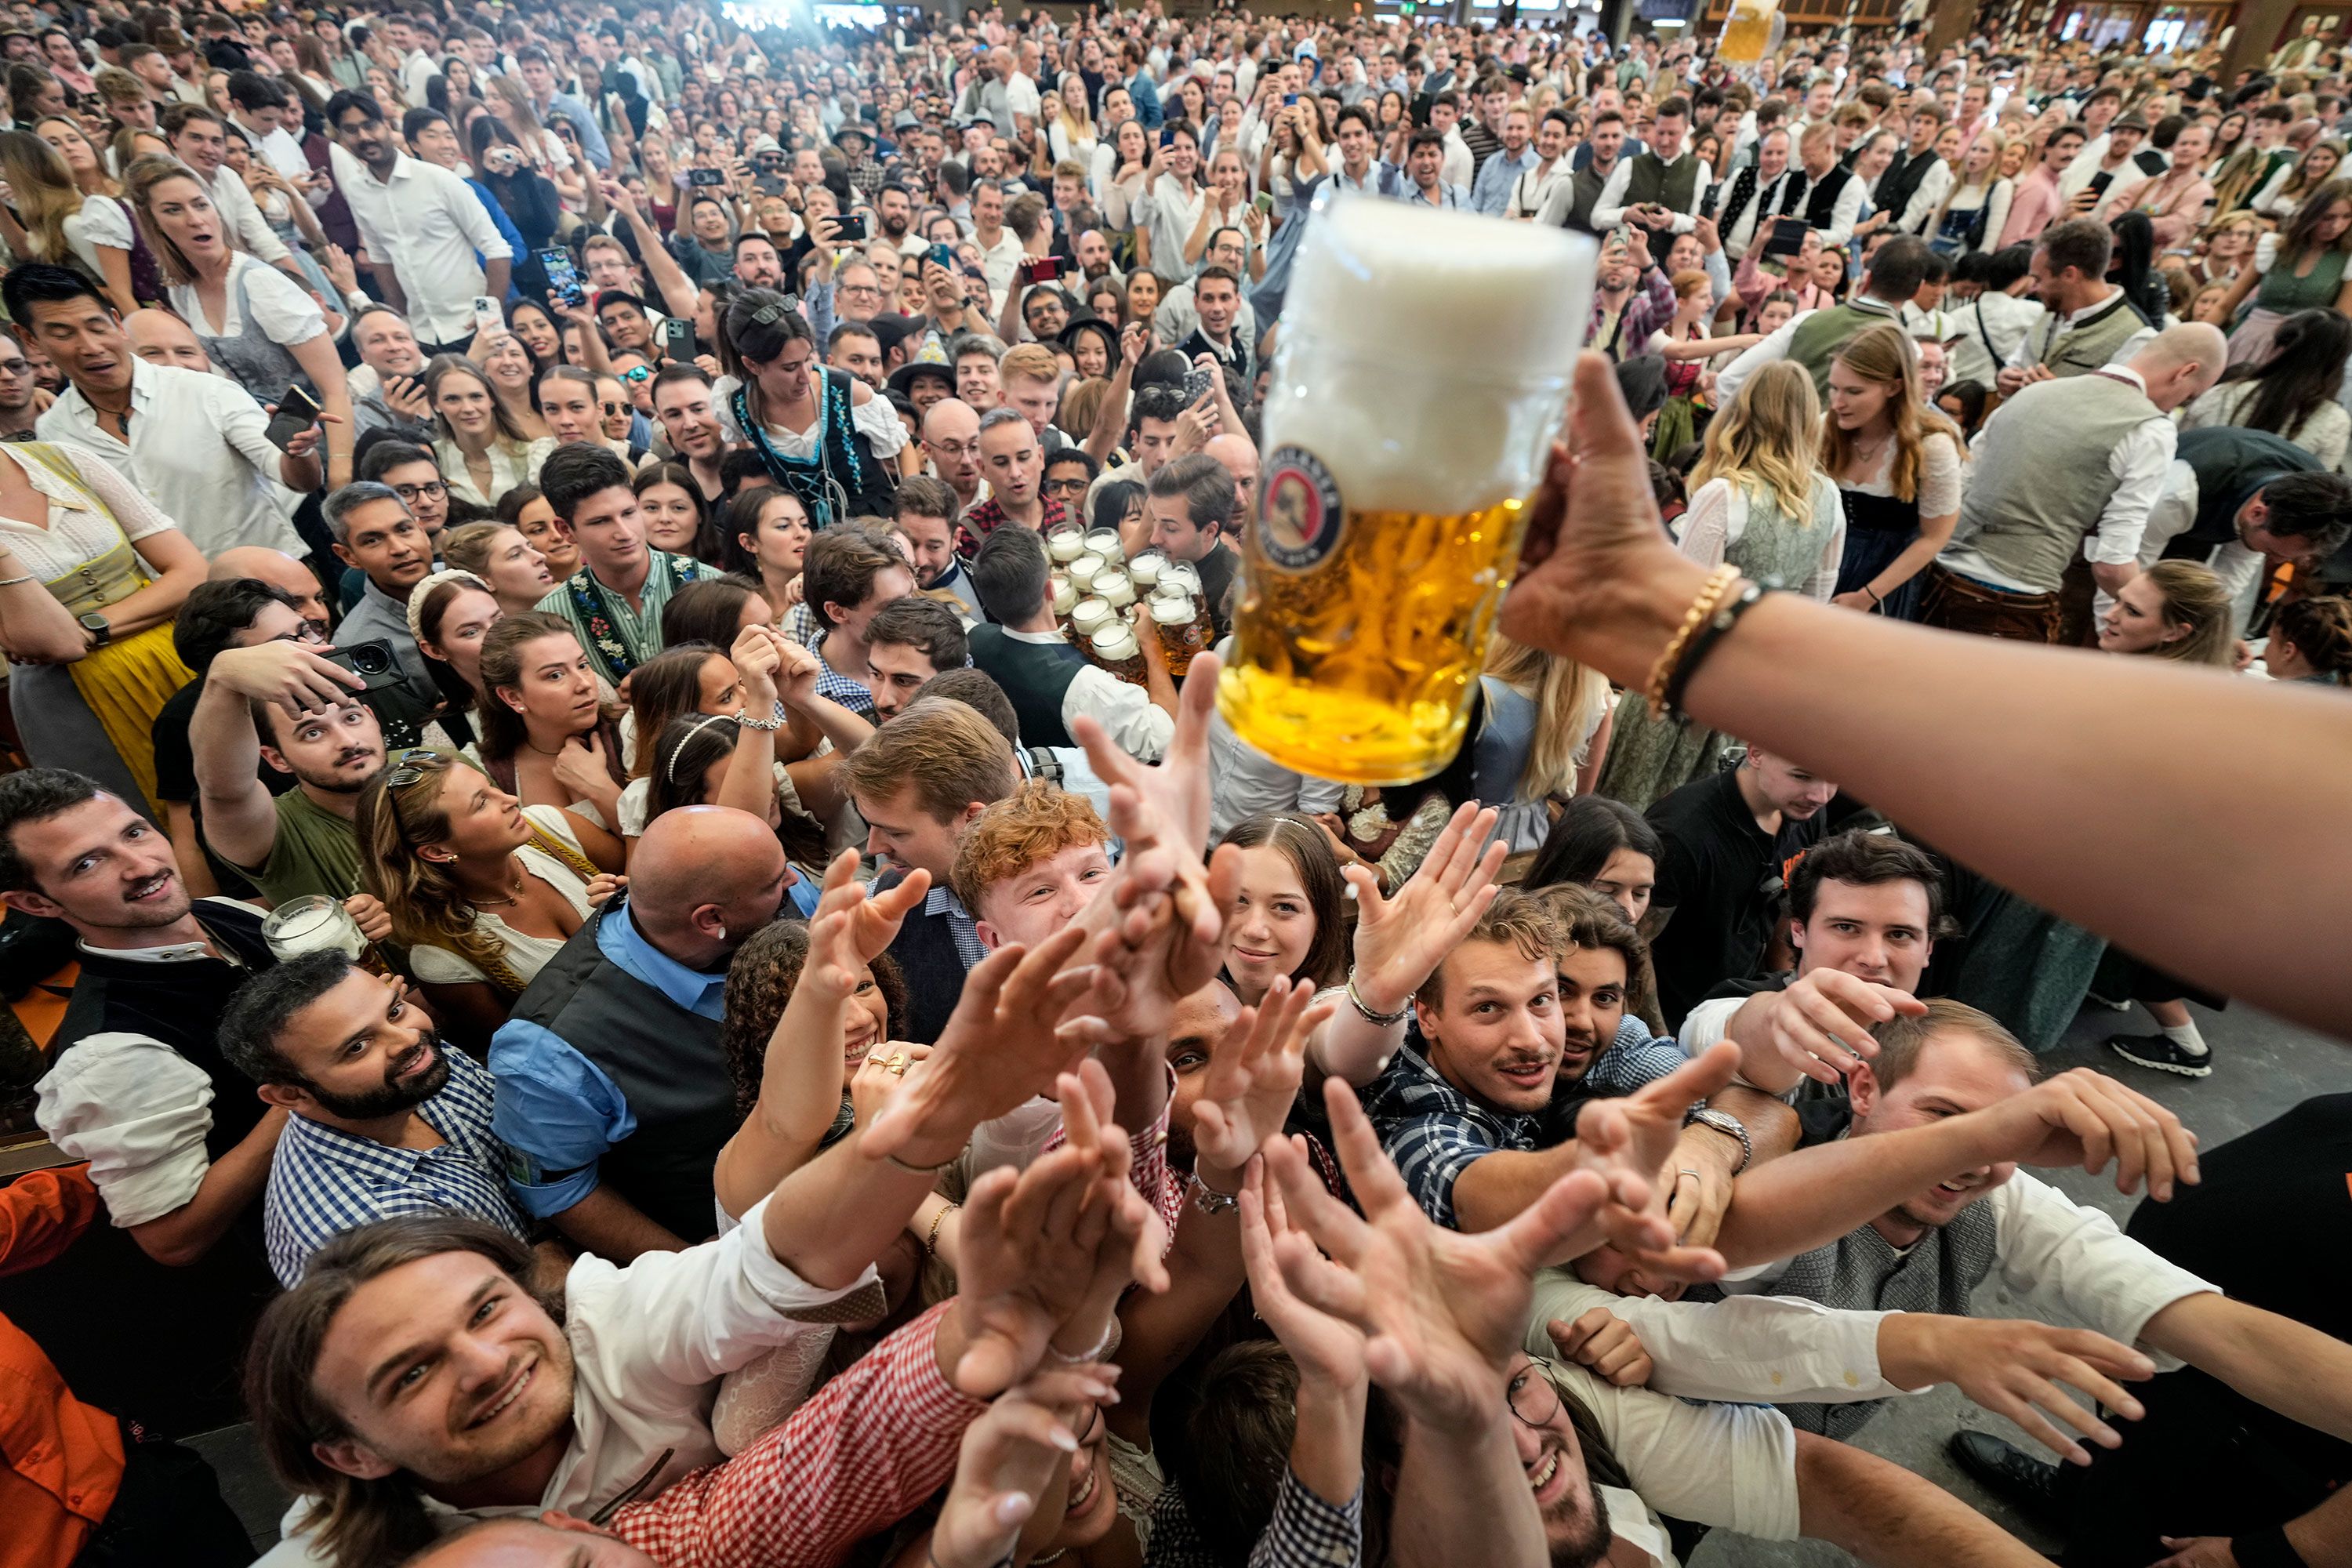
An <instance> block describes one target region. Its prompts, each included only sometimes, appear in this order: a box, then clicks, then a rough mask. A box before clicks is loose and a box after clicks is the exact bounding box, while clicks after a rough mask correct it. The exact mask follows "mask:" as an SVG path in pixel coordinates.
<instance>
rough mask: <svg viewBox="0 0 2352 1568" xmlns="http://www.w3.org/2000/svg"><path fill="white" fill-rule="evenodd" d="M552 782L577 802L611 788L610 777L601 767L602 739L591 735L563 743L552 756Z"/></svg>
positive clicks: (602, 737) (601, 736)
mask: <svg viewBox="0 0 2352 1568" xmlns="http://www.w3.org/2000/svg"><path fill="white" fill-rule="evenodd" d="M554 773H555V782H556V783H557V784H562V786H563V787H564V788H565V789H568V790H570V791H572V794H573V796H574V798H576V799H582V800H586V799H591V798H593V796H595V795H597V794H599V793H601V792H602V791H604V790H608V789H610V788H612V787H613V774H612V772H611V770H610V769H608V768H607V767H606V766H605V765H604V736H603V735H601V734H597V733H594V732H593V731H592V732H591V733H589V734H588V735H586V736H585V737H575V738H574V739H572V741H570V742H566V743H565V745H564V747H563V749H562V751H560V752H557V753H556V757H555V768H554Z"/></svg>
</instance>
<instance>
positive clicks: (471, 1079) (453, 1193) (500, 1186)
mask: <svg viewBox="0 0 2352 1568" xmlns="http://www.w3.org/2000/svg"><path fill="white" fill-rule="evenodd" d="M442 1051H443V1054H444V1056H445V1058H446V1060H447V1061H448V1063H449V1081H448V1082H447V1083H446V1084H445V1085H443V1086H442V1089H441V1092H440V1093H438V1094H436V1095H435V1096H434V1097H433V1098H432V1099H430V1100H426V1101H425V1103H424V1104H423V1105H420V1106H418V1107H417V1111H418V1113H419V1114H420V1115H422V1116H423V1117H424V1118H425V1125H427V1126H428V1127H430V1128H432V1129H433V1131H436V1132H438V1133H439V1134H440V1135H441V1137H442V1139H443V1142H442V1143H441V1145H440V1147H438V1148H436V1149H394V1148H393V1147H391V1146H390V1145H388V1144H383V1143H378V1142H375V1141H374V1140H373V1139H369V1138H360V1137H355V1136H354V1135H352V1133H349V1132H345V1131H342V1130H341V1128H336V1127H330V1126H328V1125H327V1124H326V1123H325V1122H323V1121H311V1120H310V1118H309V1117H307V1116H294V1117H289V1119H288V1120H287V1122H286V1131H284V1132H283V1133H281V1134H279V1136H278V1151H277V1153H276V1154H275V1155H274V1156H273V1157H272V1158H271V1160H270V1163H269V1186H268V1192H267V1194H266V1195H265V1197H264V1199H263V1203H262V1213H261V1223H262V1230H263V1233H264V1236H265V1237H266V1239H267V1240H268V1247H269V1267H270V1268H272V1269H273V1270H274V1271H275V1272H276V1273H277V1275H278V1282H279V1283H280V1284H282V1285H284V1286H285V1287H286V1288H287V1289H293V1288H294V1287H295V1286H296V1285H298V1284H299V1283H300V1282H301V1279H302V1269H303V1267H304V1266H305V1265H306V1264H308V1263H309V1262H310V1255H311V1254H312V1253H314V1252H316V1251H318V1250H319V1248H320V1247H324V1246H325V1245H326V1244H327V1243H328V1242H329V1241H331V1240H332V1239H333V1238H334V1237H337V1236H339V1235H341V1233H342V1232H344V1231H347V1230H352V1229H355V1228H357V1227H358V1226H363V1225H366V1224H369V1223H370V1222H372V1221H374V1220H380V1219H392V1218H394V1217H396V1216H399V1215H436V1214H443V1213H446V1212H448V1211H451V1210H455V1211H456V1212H457V1213H459V1214H467V1215H473V1216H474V1217H475V1218H477V1219H485V1220H488V1221H489V1222H490V1223H491V1224H492V1225H495V1226H501V1227H502V1228H504V1229H505V1230H507V1231H509V1232H510V1233H511V1234H512V1235H514V1236H515V1237H517V1238H519V1239H520V1237H522V1236H523V1225H524V1221H523V1216H522V1211H521V1210H520V1209H519V1208H517V1207H516V1206H515V1202H514V1199H513V1198H512V1197H511V1196H510V1195H509V1194H508V1191H507V1183H506V1175H505V1172H506V1163H507V1148H506V1145H505V1144H504V1143H501V1142H499V1140H498V1139H497V1138H496V1137H495V1136H493V1135H492V1133H491V1131H490V1108H491V1103H492V1098H493V1093H494V1090H493V1087H492V1079H491V1078H490V1075H489V1072H488V1069H487V1068H482V1067H480V1066H478V1065H477V1064H476V1063H475V1061H474V1059H473V1058H470V1057H468V1056H467V1055H466V1054H465V1053H464V1052H463V1051H460V1050H456V1049H453V1048H452V1047H449V1046H448V1044H447V1043H446V1041H445V1042H444V1043H443V1045H442Z"/></svg>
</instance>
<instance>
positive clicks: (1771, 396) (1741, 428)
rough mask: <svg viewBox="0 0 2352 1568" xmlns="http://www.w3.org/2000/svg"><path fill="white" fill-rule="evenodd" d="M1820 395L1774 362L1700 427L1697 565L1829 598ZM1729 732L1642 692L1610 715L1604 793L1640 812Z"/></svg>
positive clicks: (1834, 540)
mask: <svg viewBox="0 0 2352 1568" xmlns="http://www.w3.org/2000/svg"><path fill="white" fill-rule="evenodd" d="M1821 423H1822V405H1821V399H1820V398H1819V397H1817V396H1815V395H1814V393H1813V378H1812V377H1811V375H1808V374H1806V373H1805V369H1804V367H1803V366H1802V365H1800V364H1798V363H1795V362H1794V361H1791V360H1776V361H1774V362H1773V363H1770V364H1768V365H1766V366H1764V367H1763V368H1762V369H1760V370H1759V371H1758V372H1757V373H1756V374H1754V375H1752V376H1750V377H1749V378H1748V380H1747V381H1745V382H1743V383H1741V384H1740V387H1739V391H1738V395H1736V396H1734V397H1733V398H1732V400H1731V402H1730V404H1729V405H1727V406H1726V407H1725V408H1724V409H1722V410H1721V411H1720V412H1719V413H1717V415H1716V416H1715V421H1714V423H1713V424H1711V425H1709V426H1707V430H1706V453H1705V455H1704V456H1703V457H1701V458H1700V459H1699V463H1698V467H1697V468H1695V469H1693V470H1692V471H1691V477H1690V484H1691V503H1690V510H1689V511H1688V512H1687V513H1685V516H1684V518H1683V534H1682V540H1681V550H1682V552H1683V554H1685V556H1687V557H1689V558H1690V559H1691V560H1693V561H1696V562H1697V563H1700V564H1701V565H1703V566H1718V565H1721V564H1723V563H1726V562H1728V563H1731V564H1732V565H1734V566H1737V567H1738V568H1739V570H1740V572H1741V573H1742V574H1745V575H1746V576H1748V578H1750V579H1752V580H1753V581H1756V582H1759V583H1761V582H1779V583H1783V584H1788V585H1789V586H1790V587H1791V588H1795V589H1797V590H1799V591H1800V592H1801V593H1803V594H1804V595H1806V596H1807V597H1809V598H1812V599H1816V600H1821V601H1824V602H1826V601H1827V600H1828V599H1829V597H1830V595H1831V592H1832V590H1833V589H1834V588H1835V587H1836V585H1837V577H1838V565H1839V563H1840V561H1841V560H1842V559H1843V554H1844V550H1845V517H1844V514H1843V510H1841V508H1840V506H1839V496H1838V488H1837V485H1836V483H1835V481H1833V480H1832V479H1831V478H1830V476H1829V475H1827V474H1825V473H1823V472H1822V469H1821V467H1820V464H1819V462H1818V461H1817V454H1818V452H1819V449H1820V439H1821V437H1820V430H1821ZM1729 744H1730V741H1729V738H1728V737H1727V736H1725V735H1723V734H1721V733H1720V732H1718V731H1711V730H1702V729H1700V728H1699V727H1698V726H1696V725H1685V724H1682V723H1679V722H1677V721H1674V720H1671V719H1668V720H1653V719H1652V718H1651V717H1650V715H1649V707H1648V704H1647V701H1646V700H1644V699H1643V696H1642V694H1641V693H1640V692H1638V691H1637V692H1633V693H1631V694H1629V696H1628V698H1627V699H1626V700H1625V701H1623V702H1622V703H1621V704H1620V705H1619V707H1618V710H1617V721H1616V734H1615V739H1614V740H1613V741H1612V743H1611V745H1610V749H1609V757H1608V761H1607V764H1606V766H1605V767H1604V769H1603V770H1602V773H1601V784H1600V789H1601V794H1603V795H1612V796H1614V797H1615V798H1616V799H1619V800H1622V801H1624V802H1626V803H1627V804H1628V805H1633V806H1635V807H1637V808H1639V809H1643V810H1646V809H1648V807H1649V806H1650V805H1651V803H1653V802H1654V801H1655V800H1657V799H1658V798H1659V797H1660V796H1661V795H1665V794H1667V793H1668V792H1670V791H1672V790H1675V789H1677V788H1679V787H1680V786H1682V785H1683V784H1688V783H1689V782H1690V781H1691V780H1692V779H1695V778H1696V777H1698V776H1699V775H1700V774H1702V773H1707V772H1710V771H1712V770H1713V769H1714V767H1715V766H1716V764H1717V763H1718V762H1719V761H1720V760H1721V758H1722V755H1723V752H1724V750H1725V748H1726V747H1727V745H1729Z"/></svg>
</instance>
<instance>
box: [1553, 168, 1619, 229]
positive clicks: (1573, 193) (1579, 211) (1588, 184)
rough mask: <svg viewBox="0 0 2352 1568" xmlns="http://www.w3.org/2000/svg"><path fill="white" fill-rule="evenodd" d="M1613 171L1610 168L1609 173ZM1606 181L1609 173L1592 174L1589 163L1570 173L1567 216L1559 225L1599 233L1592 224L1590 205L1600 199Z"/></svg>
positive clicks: (1607, 181)
mask: <svg viewBox="0 0 2352 1568" xmlns="http://www.w3.org/2000/svg"><path fill="white" fill-rule="evenodd" d="M1615 172H1616V171H1614V170H1612V171H1611V172H1610V173H1611V174H1614V173H1615ZM1608 183H1609V175H1608V174H1594V173H1593V172H1592V165H1591V164H1590V163H1587V164H1586V165H1585V166H1584V167H1583V168H1581V169H1579V170H1578V171H1577V172H1576V173H1575V174H1572V175H1570V177H1569V182H1568V216H1567V217H1566V218H1565V219H1564V220H1562V222H1561V224H1560V226H1561V227H1562V228H1572V229H1574V230H1576V231H1577V232H1578V233H1579V234H1599V233H1600V232H1601V231H1600V230H1599V229H1597V228H1595V227H1593V226H1592V207H1593V204H1594V203H1596V202H1598V201H1599V200H1600V199H1601V187H1602V186H1603V185H1606V184H1608Z"/></svg>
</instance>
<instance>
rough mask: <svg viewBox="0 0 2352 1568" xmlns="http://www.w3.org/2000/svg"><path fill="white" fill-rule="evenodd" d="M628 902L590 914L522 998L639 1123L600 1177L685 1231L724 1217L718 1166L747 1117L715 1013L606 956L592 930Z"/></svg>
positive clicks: (661, 1221)
mask: <svg viewBox="0 0 2352 1568" xmlns="http://www.w3.org/2000/svg"><path fill="white" fill-rule="evenodd" d="M622 904H623V900H620V899H615V900H613V901H612V902H611V903H608V904H606V905H605V906H604V908H603V909H601V910H598V911H596V912H595V913H594V914H593V915H590V916H589V917H588V919H587V921H586V922H585V923H584V924H583V925H582V926H581V928H580V929H579V930H578V931H575V932H573V933H572V940H571V941H570V942H565V943H564V944H563V947H562V951H561V952H557V953H556V955H555V956H554V957H553V958H551V959H549V960H548V961H547V967H546V968H544V969H542V970H541V971H540V972H539V973H538V974H537V975H536V976H534V977H533V978H532V980H531V983H530V985H529V986H528V987H526V988H525V989H524V991H523V994H521V995H520V996H519V997H517V998H516V999H515V1005H514V1012H513V1014H512V1016H514V1017H516V1018H518V1019H520V1020H522V1021H523V1022H525V1023H531V1024H537V1025H538V1026H540V1027H541V1028H543V1029H545V1030H547V1031H548V1032H549V1033H550V1034H551V1035H553V1036H555V1037H556V1038H558V1039H560V1040H562V1041H563V1043H564V1044H566V1045H568V1046H570V1047H572V1049H573V1050H576V1051H578V1052H579V1053H580V1054H581V1055H582V1056H583V1057H586V1058H588V1059H589V1060H590V1061H592V1062H594V1063H595V1064H596V1065H597V1066H598V1067H599V1068H603V1069H604V1075H605V1076H606V1077H607V1078H609V1079H612V1080H613V1083H614V1087H616V1088H617V1089H620V1091H621V1095H622V1098H624V1099H625V1100H627V1101H628V1105H629V1111H630V1114H632V1115H633V1116H635V1118H636V1119H637V1128H636V1131H634V1132H632V1133H630V1134H629V1136H628V1137H626V1138H625V1139H623V1140H622V1141H621V1142H618V1143H616V1144H614V1146H613V1147H612V1148H611V1149H608V1150H606V1151H605V1152H604V1157H603V1159H601V1160H600V1161H599V1162H598V1167H599V1171H600V1173H601V1176H602V1179H603V1180H604V1183H605V1184H607V1185H609V1186H610V1187H611V1188H612V1189H613V1190H614V1192H616V1193H618V1194H621V1196H623V1197H625V1198H626V1199H628V1200H629V1202H631V1203H633V1204H635V1205H636V1206H637V1207H638V1208H639V1209H641V1210H643V1211H644V1212H645V1215H646V1218H648V1219H650V1220H652V1221H653V1222H654V1223H655V1224H656V1225H658V1226H665V1227H667V1229H669V1230H670V1231H672V1232H673V1233H675V1234H677V1235H678V1236H681V1237H685V1238H686V1239H687V1240H688V1241H698V1240H700V1239H702V1238H703V1237H707V1236H709V1234H710V1233H711V1230H712V1229H713V1227H714V1226H716V1225H717V1224H718V1211H717V1209H716V1208H715V1206H714V1202H715V1200H714V1197H713V1193H712V1187H711V1175H710V1173H711V1167H712V1166H713V1165H715V1164H716V1163H718V1160H719V1149H720V1148H721V1147H722V1146H723V1145H724V1144H725V1143H726V1142H727V1140H728V1139H729V1138H730V1137H732V1136H733V1135H734V1132H735V1129H736V1127H737V1126H738V1125H739V1124H740V1122H741V1121H742V1120H743V1118H742V1117H741V1115H740V1113H738V1112H737V1110H736V1109H735V1086H734V1084H733V1082H732V1081H731V1080H730V1078H729V1077H728V1072H727V1053H726V1051H725V1049H724V1048H723V1047H721V1046H720V1045H719V1023H718V1020H716V1019H713V1018H705V1017H703V1016H701V1015H699V1014H697V1013H690V1012H688V1011H687V1010H686V1009H685V1008H683V1007H681V1006H679V1005H677V1003H675V1002H673V1001H671V1000H670V999H669V998H668V997H667V996H665V995H663V994H661V993H660V992H658V991H656V990H655V989H654V988H653V987H652V986H650V985H647V984H644V983H643V982H641V981H639V980H637V979H636V978H635V977H634V976H632V975H630V974H629V973H626V972H625V971H624V970H622V969H621V968H619V967H618V966H617V965H615V964H614V963H613V962H612V961H611V960H610V959H608V958H606V957H605V956H604V949H602V948H600V947H598V946H597V945H596V933H597V931H599V930H600V929H601V928H602V927H603V925H604V921H606V920H608V919H610V918H611V917H612V916H613V915H614V913H615V912H616V911H618V910H620V909H621V907H622Z"/></svg>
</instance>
